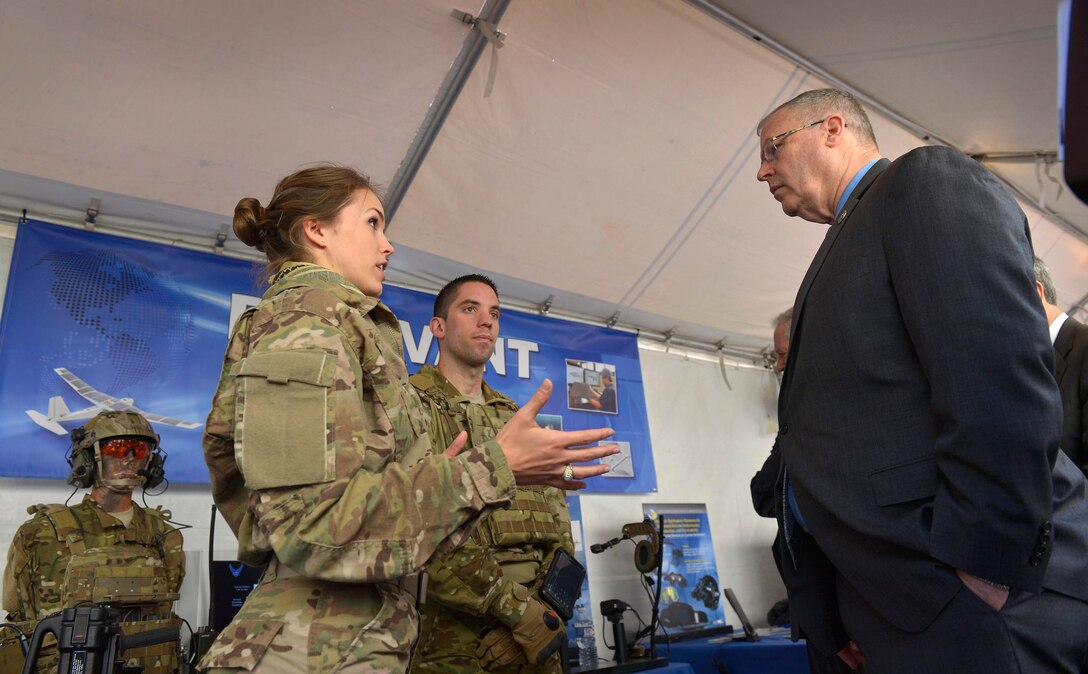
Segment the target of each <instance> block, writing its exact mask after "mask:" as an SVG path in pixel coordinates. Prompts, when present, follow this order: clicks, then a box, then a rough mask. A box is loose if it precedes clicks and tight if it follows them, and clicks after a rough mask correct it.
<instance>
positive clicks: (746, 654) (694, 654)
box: [657, 634, 809, 674]
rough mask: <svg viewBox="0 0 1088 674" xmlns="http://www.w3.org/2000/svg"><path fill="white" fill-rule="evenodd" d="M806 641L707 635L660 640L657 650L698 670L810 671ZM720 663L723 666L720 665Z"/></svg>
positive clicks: (734, 673)
mask: <svg viewBox="0 0 1088 674" xmlns="http://www.w3.org/2000/svg"><path fill="white" fill-rule="evenodd" d="M807 651H808V649H807V648H806V647H805V642H803V641H799V642H797V643H794V642H792V641H790V638H789V635H786V634H775V635H770V636H766V637H762V638H761V639H760V640H759V641H757V642H746V641H725V640H723V638H722V637H720V636H718V637H706V638H702V639H690V640H687V641H678V642H675V643H672V644H659V645H658V647H657V654H658V655H659V656H665V657H667V658H668V659H669V662H670V663H687V664H689V665H691V669H692V671H693V672H694V673H695V674H719V672H721V671H723V670H722V667H724V671H727V672H729V674H809V669H808V652H807ZM719 665H720V666H721V667H719Z"/></svg>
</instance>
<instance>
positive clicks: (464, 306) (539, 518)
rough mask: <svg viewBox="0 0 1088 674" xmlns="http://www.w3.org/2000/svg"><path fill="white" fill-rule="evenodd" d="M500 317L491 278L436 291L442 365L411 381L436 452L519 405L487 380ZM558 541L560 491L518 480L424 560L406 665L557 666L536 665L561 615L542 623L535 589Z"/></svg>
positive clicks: (485, 435)
mask: <svg viewBox="0 0 1088 674" xmlns="http://www.w3.org/2000/svg"><path fill="white" fill-rule="evenodd" d="M499 316H500V309H499V298H498V294H497V292H496V289H495V285H494V283H493V282H492V281H491V280H490V279H488V278H487V277H486V276H481V275H479V274H472V275H469V276H463V277H461V278H458V279H455V280H453V281H451V282H450V283H449V284H447V285H446V287H445V288H443V289H442V291H441V292H440V293H439V294H438V297H437V298H436V299H435V309H434V318H432V319H431V332H432V333H434V335H435V337H436V338H437V339H438V345H439V360H438V367H437V369H436V368H434V367H432V366H430V365H426V366H424V367H423V369H422V370H421V371H420V372H419V373H417V374H415V375H413V376H412V377H411V378H410V379H409V381H411V383H412V386H414V387H415V389H416V390H417V391H418V392H419V395H420V397H421V398H422V399H423V403H424V405H425V406H426V407H427V410H428V412H429V414H430V420H431V425H430V427H431V433H432V438H431V441H432V443H433V444H434V447H435V449H436V451H437V450H439V449H440V448H442V447H445V446H446V444H448V442H449V441H451V440H452V439H453V438H454V437H456V436H457V434H458V433H460V432H461V431H467V432H468V442H469V444H479V443H481V442H485V441H487V440H489V439H491V438H493V437H495V434H496V433H497V432H498V430H499V429H500V428H502V427H503V425H504V424H505V423H506V422H507V421H509V420H510V418H511V417H513V416H514V413H515V411H517V409H518V408H517V405H515V404H514V402H513V401H512V400H510V399H509V398H507V397H506V396H504V395H503V394H501V393H499V392H497V391H495V390H494V389H492V388H491V387H490V386H488V385H487V383H486V382H484V381H483V375H484V367H485V366H486V364H487V361H488V359H489V358H490V357H491V354H492V352H493V350H494V348H495V340H496V339H497V337H498V332H499ZM561 548H566V549H567V551H568V552H571V553H573V552H574V545H573V540H572V538H571V531H570V515H569V513H568V512H567V503H566V499H565V494H564V493H563V491H562V490H560V489H556V488H554V487H519V488H518V490H517V493H516V495H515V497H514V501H513V503H512V504H511V505H510V508H509V509H506V510H498V511H495V512H493V513H491V514H490V515H488V517H487V518H486V519H484V520H482V521H481V522H480V525H479V526H478V527H477V529H476V531H475V532H474V533H473V535H472V537H471V538H470V539H469V540H468V541H467V542H466V543H465V544H464V545H462V546H461V547H460V548H458V549H457V550H454V551H452V552H450V553H448V554H446V555H442V556H440V557H437V558H436V559H435V560H433V561H432V562H431V564H430V565H429V566H428V567H427V583H426V588H427V591H426V600H425V602H424V603H423V605H422V608H421V610H420V616H421V625H420V629H421V636H420V640H419V643H418V644H417V645H416V649H415V653H414V654H413V656H412V667H411V671H412V672H413V673H418V674H422V673H424V672H427V673H437V672H449V673H464V674H469V673H470V672H483V671H488V672H558V671H560V670H561V663H560V661H559V656H558V654H555V655H551V656H550V657H546V658H545V660H544V663H543V664H541V665H537V664H536V658H537V655H538V654H540V652H541V649H542V648H544V647H546V646H551V647H553V648H554V647H557V646H558V645H559V642H561V641H562V639H563V638H565V636H564V635H565V632H564V629H563V626H562V623H561V622H560V621H559V620H558V617H556V618H555V625H556V626H555V628H554V629H547V628H546V627H545V626H544V625H543V623H542V615H543V614H544V612H545V611H547V610H549V609H548V607H547V606H546V605H545V604H544V603H543V602H542V601H541V600H540V597H539V595H538V594H537V590H538V588H539V586H540V584H541V581H542V580H543V578H544V575H545V573H546V572H547V570H548V566H549V565H550V563H551V560H552V557H553V556H554V555H555V553H556V551H558V550H559V549H561ZM556 637H558V638H559V639H558V641H555V638H556Z"/></svg>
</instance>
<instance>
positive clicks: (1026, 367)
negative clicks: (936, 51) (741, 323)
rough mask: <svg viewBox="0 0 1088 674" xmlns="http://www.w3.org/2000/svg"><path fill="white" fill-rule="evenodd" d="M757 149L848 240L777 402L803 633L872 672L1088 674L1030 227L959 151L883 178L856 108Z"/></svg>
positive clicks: (833, 241) (791, 201) (899, 164)
mask: <svg viewBox="0 0 1088 674" xmlns="http://www.w3.org/2000/svg"><path fill="white" fill-rule="evenodd" d="M758 133H759V138H760V149H761V152H760V155H761V156H760V159H761V163H760V167H759V172H758V174H757V177H758V179H759V180H760V181H762V182H765V183H767V185H768V187H769V188H770V191H771V194H772V195H773V196H774V198H775V199H776V200H777V201H779V202H780V203H781V204H782V209H783V211H784V212H785V213H786V214H787V215H791V216H799V217H801V218H804V219H805V220H809V221H812V222H818V223H825V224H829V225H831V227H830V228H829V230H828V232H827V235H826V237H825V239H824V242H823V244H822V245H821V247H820V249H819V251H818V252H817V254H816V257H815V258H814V259H813V262H812V264H811V266H810V267H809V270H808V273H807V274H806V276H805V278H804V280H803V281H802V284H801V287H800V289H799V291H798V294H797V298H796V300H795V303H794V317H793V326H792V329H791V335H790V354H789V366H788V367H787V368H786V371H785V375H784V377H783V382H782V391H781V393H780V395H779V407H778V414H779V438H778V445H779V450H780V452H781V455H782V460H783V464H784V466H783V471H782V474H781V476H780V478H779V480H778V487H777V488H778V490H779V493H780V494H782V496H783V498H782V499H779V500H777V501H776V511H777V512H776V514H777V516H778V518H779V522H780V525H781V526H782V531H783V536H782V550H781V551H780V552H781V556H782V567H783V575H784V576H785V580H786V585H787V589H788V590H789V593H790V614H791V618H794V619H796V620H798V621H799V622H800V625H801V627H802V628H803V629H804V631H805V633H806V635H807V636H808V638H809V640H810V641H812V642H813V643H815V644H816V645H817V647H819V648H820V649H821V650H823V651H824V652H825V653H835V652H837V651H840V649H842V651H841V652H842V654H843V655H845V656H846V659H850V658H853V657H856V656H857V655H858V650H857V649H858V648H860V652H862V653H864V657H865V660H866V665H865V666H866V669H867V671H869V672H874V673H876V674H883V673H886V672H926V673H927V674H929V673H933V672H950V673H952V672H955V673H961V672H986V673H987V674H1004V673H1005V672H1010V673H1011V672H1040V673H1042V672H1062V671H1072V672H1076V671H1081V670H1082V669H1083V668H1085V667H1088V630H1085V629H1084V628H1083V625H1084V624H1085V623H1086V622H1088V500H1086V496H1085V481H1084V476H1083V475H1082V474H1081V473H1080V471H1078V470H1077V469H1076V467H1075V466H1074V465H1073V464H1072V463H1071V462H1070V461H1069V460H1068V458H1067V457H1065V456H1064V455H1063V454H1059V453H1058V432H1059V430H1060V426H1061V421H1060V415H1061V405H1060V398H1059V395H1058V389H1057V386H1056V385H1055V382H1054V376H1053V374H1052V369H1053V349H1052V348H1051V345H1050V343H1049V340H1048V339H1047V332H1046V321H1045V319H1044V316H1043V312H1042V310H1041V308H1040V306H1039V302H1038V300H1037V299H1036V298H1035V293H1034V292H1033V279H1032V271H1031V266H1032V257H1033V255H1032V250H1031V238H1030V231H1029V229H1028V227H1027V221H1026V218H1025V217H1024V214H1023V213H1022V212H1021V211H1020V209H1019V208H1018V207H1017V205H1016V202H1015V201H1014V200H1013V199H1012V197H1011V196H1010V195H1009V194H1008V192H1007V191H1006V190H1005V189H1004V187H1002V186H1001V184H1000V183H999V182H998V181H997V180H996V178H995V177H994V176H993V175H992V174H990V173H989V172H988V171H987V170H986V169H985V168H983V167H981V166H980V165H978V164H977V163H976V162H974V161H972V160H970V159H969V158H967V157H965V156H964V155H962V154H961V153H959V152H956V151H954V150H952V149H949V148H939V147H930V148H921V149H917V150H913V151H911V152H909V153H908V154H906V155H904V156H903V157H901V158H899V159H897V160H896V161H895V162H889V161H888V160H886V159H882V158H881V157H880V153H879V150H878V148H877V145H876V140H875V138H874V136H873V133H872V127H871V126H870V124H869V120H868V118H867V116H866V114H865V112H864V110H863V109H862V108H861V106H860V105H859V104H858V103H857V101H856V100H855V99H854V98H853V97H852V96H850V95H849V94H846V93H844V92H840V91H836V90H830V89H824V90H819V91H812V92H806V93H805V94H802V95H800V96H798V97H797V98H795V99H793V100H792V101H790V102H788V103H786V104H784V105H782V106H780V107H779V108H777V109H776V110H775V111H773V112H772V113H771V114H770V115H769V116H768V117H766V118H765V119H764V120H763V121H762V122H761V123H760V124H759V126H758ZM851 642H853V643H855V644H856V647H855V648H850V647H849V645H850V643H851Z"/></svg>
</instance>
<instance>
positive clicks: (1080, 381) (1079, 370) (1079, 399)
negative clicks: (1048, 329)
mask: <svg viewBox="0 0 1088 674" xmlns="http://www.w3.org/2000/svg"><path fill="white" fill-rule="evenodd" d="M1054 375H1055V377H1056V378H1057V380H1058V390H1060V391H1061V393H1062V412H1063V414H1062V440H1061V448H1062V449H1063V450H1064V451H1065V453H1066V454H1068V455H1069V458H1070V459H1072V460H1073V463H1075V464H1077V466H1079V467H1080V469H1081V470H1082V471H1084V472H1085V473H1088V325H1084V324H1083V323H1081V322H1080V321H1077V320H1076V319H1073V318H1067V319H1066V320H1065V323H1063V324H1062V327H1061V330H1058V338H1057V339H1056V340H1054Z"/></svg>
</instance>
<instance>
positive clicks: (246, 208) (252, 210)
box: [234, 197, 268, 250]
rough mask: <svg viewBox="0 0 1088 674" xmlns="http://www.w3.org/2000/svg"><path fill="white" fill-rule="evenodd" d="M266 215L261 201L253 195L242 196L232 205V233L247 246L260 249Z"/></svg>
mask: <svg viewBox="0 0 1088 674" xmlns="http://www.w3.org/2000/svg"><path fill="white" fill-rule="evenodd" d="M267 218H268V215H267V212H266V211H265V208H264V206H261V202H260V201H258V200H257V199H254V198H253V197H243V198H242V199H240V200H239V201H238V205H237V206H235V207H234V234H235V236H237V237H238V240H239V241H241V242H242V243H244V244H246V245H247V246H252V247H255V248H257V250H262V247H261V245H260V243H261V229H262V226H263V225H264V224H265V220H267Z"/></svg>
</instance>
